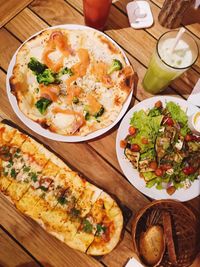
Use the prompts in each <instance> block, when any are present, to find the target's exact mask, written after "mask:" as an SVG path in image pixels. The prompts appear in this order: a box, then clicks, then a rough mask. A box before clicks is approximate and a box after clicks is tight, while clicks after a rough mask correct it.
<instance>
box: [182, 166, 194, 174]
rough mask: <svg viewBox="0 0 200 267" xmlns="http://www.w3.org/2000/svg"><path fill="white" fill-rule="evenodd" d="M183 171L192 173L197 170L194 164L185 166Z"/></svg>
mask: <svg viewBox="0 0 200 267" xmlns="http://www.w3.org/2000/svg"><path fill="white" fill-rule="evenodd" d="M183 172H184V173H185V174H186V175H190V174H192V173H194V172H195V168H193V167H192V166H188V167H185V168H183Z"/></svg>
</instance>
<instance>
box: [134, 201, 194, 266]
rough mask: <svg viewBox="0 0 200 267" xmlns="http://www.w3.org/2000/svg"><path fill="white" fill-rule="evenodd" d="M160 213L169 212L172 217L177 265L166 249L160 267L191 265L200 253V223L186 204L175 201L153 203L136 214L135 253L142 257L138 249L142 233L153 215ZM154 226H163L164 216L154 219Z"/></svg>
mask: <svg viewBox="0 0 200 267" xmlns="http://www.w3.org/2000/svg"><path fill="white" fill-rule="evenodd" d="M160 211H168V212H169V213H170V216H171V222H172V230H173V238H174V244H175V250H176V257H177V264H176V265H174V264H172V263H171V262H170V260H169V257H168V252H167V249H165V253H164V256H163V259H162V261H161V263H160V265H159V266H162V267H168V266H170V267H172V266H173V267H186V266H189V265H191V264H192V262H193V261H194V259H195V257H196V255H197V253H198V242H199V240H198V239H199V230H198V223H197V219H196V217H195V215H194V213H193V212H192V211H191V210H190V209H189V208H187V207H186V206H185V205H184V204H182V203H181V202H178V201H175V200H156V201H153V202H152V203H150V204H149V205H147V206H145V207H144V208H143V209H141V210H140V211H139V212H138V213H137V214H136V216H135V218H134V220H133V224H132V236H133V245H134V249H135V252H136V253H137V255H138V257H140V253H139V249H138V248H139V237H140V235H141V233H142V232H144V231H146V229H147V226H148V225H149V223H150V221H151V218H152V216H153V214H155V212H156V213H158V212H160ZM154 217H155V216H154ZM155 220H156V221H155ZM153 224H160V225H162V216H157V219H156V218H154V222H153ZM140 259H141V257H140ZM141 261H142V259H141Z"/></svg>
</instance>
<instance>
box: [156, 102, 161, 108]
mask: <svg viewBox="0 0 200 267" xmlns="http://www.w3.org/2000/svg"><path fill="white" fill-rule="evenodd" d="M155 107H156V108H162V102H161V101H160V100H159V101H157V102H156V103H155Z"/></svg>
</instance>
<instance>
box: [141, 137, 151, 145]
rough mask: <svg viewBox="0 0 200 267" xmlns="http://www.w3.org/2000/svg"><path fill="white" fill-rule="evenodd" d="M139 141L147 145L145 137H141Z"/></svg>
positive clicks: (147, 141)
mask: <svg viewBox="0 0 200 267" xmlns="http://www.w3.org/2000/svg"><path fill="white" fill-rule="evenodd" d="M141 142H142V144H144V145H147V144H148V143H149V140H148V139H147V138H145V137H142V139H141Z"/></svg>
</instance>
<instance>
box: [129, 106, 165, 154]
mask: <svg viewBox="0 0 200 267" xmlns="http://www.w3.org/2000/svg"><path fill="white" fill-rule="evenodd" d="M162 118H163V116H162V115H159V116H155V117H149V116H148V115H147V113H146V112H145V111H144V110H140V111H138V112H134V113H133V117H132V118H131V121H130V124H131V125H132V126H133V127H134V128H136V129H137V134H136V135H135V136H132V137H130V139H129V141H130V143H131V144H137V145H139V146H140V148H141V151H140V152H141V153H144V152H146V151H147V150H149V149H151V148H153V147H154V142H155V138H156V136H157V133H158V131H159V129H160V124H161V121H162ZM143 138H146V139H147V140H148V144H143V142H142V139H143Z"/></svg>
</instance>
